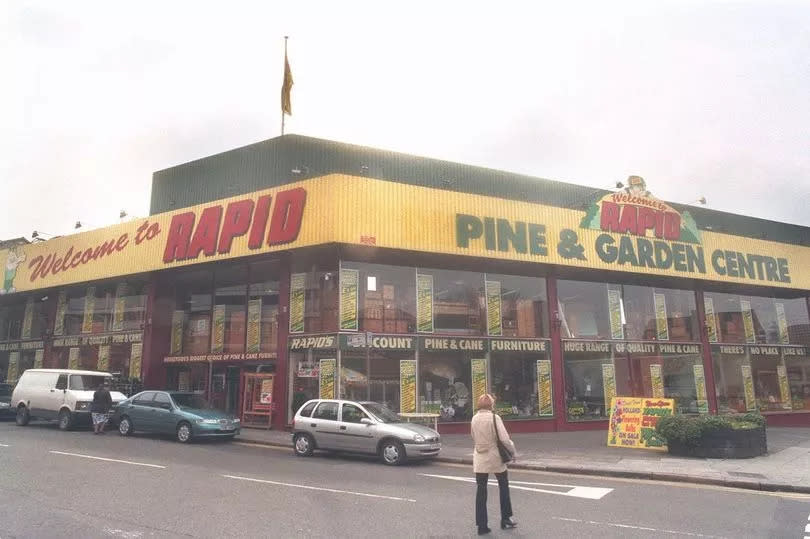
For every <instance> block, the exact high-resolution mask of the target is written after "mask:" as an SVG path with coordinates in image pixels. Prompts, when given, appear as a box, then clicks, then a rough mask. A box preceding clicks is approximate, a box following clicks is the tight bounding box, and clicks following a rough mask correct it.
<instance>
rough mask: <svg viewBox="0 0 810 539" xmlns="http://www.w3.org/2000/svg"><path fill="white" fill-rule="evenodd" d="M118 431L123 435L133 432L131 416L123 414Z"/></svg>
mask: <svg viewBox="0 0 810 539" xmlns="http://www.w3.org/2000/svg"><path fill="white" fill-rule="evenodd" d="M118 433H119V434H120V435H121V436H129V435H130V434H132V421H130V419H129V416H123V417H122V418H121V421H119V422H118Z"/></svg>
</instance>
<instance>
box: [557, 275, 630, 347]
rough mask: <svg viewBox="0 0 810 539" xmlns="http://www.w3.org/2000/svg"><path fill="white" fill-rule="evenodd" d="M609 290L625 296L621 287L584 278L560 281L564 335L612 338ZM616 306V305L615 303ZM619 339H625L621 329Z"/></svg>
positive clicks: (565, 336) (560, 302)
mask: <svg viewBox="0 0 810 539" xmlns="http://www.w3.org/2000/svg"><path fill="white" fill-rule="evenodd" d="M608 290H614V291H615V292H614V293H615V294H619V297H620V296H621V287H619V286H615V287H609V286H608V285H606V284H604V283H590V282H584V281H558V282H557V296H558V301H559V305H558V308H559V311H560V315H561V317H562V327H561V330H562V336H563V338H579V339H581V338H590V339H597V338H602V339H610V338H611V324H610V318H609V309H608ZM614 308H615V306H614ZM614 330H617V331H619V335H617V337H618V338H623V335H622V334H621V328H618V329H617V328H616V326H615V323H614Z"/></svg>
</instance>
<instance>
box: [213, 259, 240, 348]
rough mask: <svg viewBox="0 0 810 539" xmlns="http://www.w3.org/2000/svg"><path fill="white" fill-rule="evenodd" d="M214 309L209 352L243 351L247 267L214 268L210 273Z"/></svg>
mask: <svg viewBox="0 0 810 539" xmlns="http://www.w3.org/2000/svg"><path fill="white" fill-rule="evenodd" d="M214 277H215V288H214V307H213V322H212V328H211V332H212V336H211V352H212V353H215V354H221V353H225V354H238V353H241V352H244V351H245V330H246V327H247V320H246V318H247V284H246V283H247V266H246V265H239V266H231V267H226V268H218V269H217V270H216V271H215V272H214Z"/></svg>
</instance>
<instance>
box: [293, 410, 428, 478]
mask: <svg viewBox="0 0 810 539" xmlns="http://www.w3.org/2000/svg"><path fill="white" fill-rule="evenodd" d="M292 440H293V449H294V450H295V454H296V455H298V456H299V457H308V456H310V455H312V452H313V451H314V450H316V449H324V450H328V451H346V452H350V453H365V454H369V455H378V456H379V457H380V458H381V459H382V461H383V462H384V463H385V464H388V465H390V466H398V465H400V464H402V463H404V462H405V461H406V460H409V459H425V458H431V457H435V456H436V455H438V454H439V451H440V450H441V448H442V444H441V441H440V439H439V433H438V432H436V431H435V430H433V429H431V428H428V427H425V426H423V425H418V424H414V423H405V422H403V421H402V420H401V419H400V418H399V416H397V414H395V413H394V412H392V411H391V410H389V409H388V408H386V407H385V406H383V405H382V404H378V403H376V402H354V401H345V400H329V399H315V400H311V401H308V402H307V403H305V404H304V405H303V406H301V408H300V409H299V410H298V412H297V413H296V414H295V420H294V423H293V432H292Z"/></svg>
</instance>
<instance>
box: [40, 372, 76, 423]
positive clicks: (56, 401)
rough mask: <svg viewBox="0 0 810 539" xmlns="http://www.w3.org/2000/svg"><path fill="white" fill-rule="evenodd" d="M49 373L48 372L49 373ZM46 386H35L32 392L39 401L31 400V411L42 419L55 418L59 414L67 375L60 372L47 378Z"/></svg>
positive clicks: (63, 399) (66, 383)
mask: <svg viewBox="0 0 810 539" xmlns="http://www.w3.org/2000/svg"><path fill="white" fill-rule="evenodd" d="M49 374H50V373H49ZM47 384H48V385H47V387H37V388H36V390H35V391H34V393H36V394H37V400H39V399H41V402H36V403H35V402H31V411H32V412H33V413H34V414H35V415H36V416H37V417H42V418H44V419H55V418H56V417H57V416H58V415H59V410H60V409H61V408H62V405H63V404H64V403H65V390H67V388H68V375H67V374H60V375H59V376H57V377H53V375H52V376H51V377H49V378H48V380H47ZM40 395H41V396H40Z"/></svg>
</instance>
